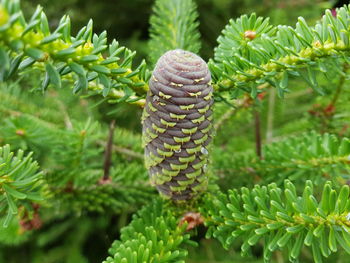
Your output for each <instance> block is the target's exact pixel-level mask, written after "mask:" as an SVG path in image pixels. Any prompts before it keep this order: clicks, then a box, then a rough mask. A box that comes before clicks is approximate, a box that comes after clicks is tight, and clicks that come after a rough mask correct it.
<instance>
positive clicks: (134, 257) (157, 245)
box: [104, 200, 193, 263]
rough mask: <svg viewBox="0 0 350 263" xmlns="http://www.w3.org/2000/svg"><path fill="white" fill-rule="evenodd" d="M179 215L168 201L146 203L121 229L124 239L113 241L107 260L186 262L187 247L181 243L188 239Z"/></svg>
mask: <svg viewBox="0 0 350 263" xmlns="http://www.w3.org/2000/svg"><path fill="white" fill-rule="evenodd" d="M184 227H185V225H183V226H181V227H180V226H179V225H178V221H177V218H176V217H174V215H172V214H171V212H170V211H169V209H167V207H166V205H164V204H163V203H162V202H161V201H159V200H157V201H155V202H153V203H152V204H151V205H149V206H147V207H144V208H143V209H142V210H141V211H139V213H138V215H137V216H134V218H133V220H132V222H131V223H130V224H129V225H128V226H127V227H125V228H123V229H122V230H121V239H120V241H119V240H117V241H115V242H114V243H113V244H112V247H111V248H110V250H109V253H110V254H111V255H112V257H108V258H107V259H106V260H105V261H104V262H105V263H111V262H123V263H124V262H125V263H126V262H133V263H134V262H135V263H136V262H185V261H184V259H185V257H186V255H187V251H186V250H185V249H183V248H181V246H183V244H186V243H189V244H193V242H192V241H190V240H189V238H190V235H189V234H185V233H184Z"/></svg>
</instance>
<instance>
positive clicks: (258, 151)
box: [253, 108, 262, 159]
mask: <svg viewBox="0 0 350 263" xmlns="http://www.w3.org/2000/svg"><path fill="white" fill-rule="evenodd" d="M253 111H254V122H255V147H256V155H257V156H259V158H260V159H262V152H261V127H260V113H259V111H258V110H257V109H256V108H254V109H253Z"/></svg>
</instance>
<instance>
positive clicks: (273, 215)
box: [202, 180, 350, 262]
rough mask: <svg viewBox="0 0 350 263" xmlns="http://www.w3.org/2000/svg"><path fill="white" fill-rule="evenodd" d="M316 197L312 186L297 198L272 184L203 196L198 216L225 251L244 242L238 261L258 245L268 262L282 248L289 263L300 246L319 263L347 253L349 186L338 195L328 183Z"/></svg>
mask: <svg viewBox="0 0 350 263" xmlns="http://www.w3.org/2000/svg"><path fill="white" fill-rule="evenodd" d="M314 192H315V193H314ZM318 196H319V194H318V191H317V190H316V191H314V186H313V184H312V182H311V181H307V182H306V185H305V188H304V190H303V193H302V194H301V195H298V193H297V189H296V187H295V185H294V184H293V183H291V182H290V181H289V180H286V181H285V182H284V188H283V189H281V188H278V187H277V185H276V184H274V183H273V184H270V185H268V186H255V187H254V188H253V189H251V190H250V189H248V188H245V187H244V188H242V189H241V191H240V192H239V191H238V190H229V191H228V194H227V195H225V194H221V195H219V196H218V197H215V196H207V197H206V200H205V201H206V204H205V206H204V208H202V213H203V214H204V215H205V216H206V217H207V219H206V224H207V225H208V226H209V231H208V236H214V237H215V238H218V239H219V240H220V241H221V243H222V244H223V245H224V246H225V247H229V246H230V245H231V244H232V243H233V241H234V240H235V239H237V238H240V237H243V244H242V246H241V251H242V254H243V255H246V254H249V253H250V247H251V246H254V245H256V244H258V242H259V241H260V240H261V241H262V242H263V246H264V260H265V261H267V262H269V260H270V259H271V256H272V252H274V251H275V250H277V249H284V248H286V249H288V256H289V260H290V261H291V262H294V261H295V260H297V259H298V258H299V254H300V251H301V249H302V247H303V245H306V246H308V247H311V249H312V253H313V257H314V260H315V262H322V256H323V257H328V256H329V255H330V254H331V253H335V252H337V250H338V249H339V248H340V247H342V248H343V249H345V250H346V251H347V253H349V252H350V249H349V242H350V235H349V226H350V223H349V222H350V221H349V219H350V202H349V186H347V185H346V186H343V187H342V188H341V189H340V190H338V191H337V190H335V189H334V188H332V185H331V183H329V182H328V183H326V184H325V185H324V188H323V191H322V197H321V200H320V201H317V197H318Z"/></svg>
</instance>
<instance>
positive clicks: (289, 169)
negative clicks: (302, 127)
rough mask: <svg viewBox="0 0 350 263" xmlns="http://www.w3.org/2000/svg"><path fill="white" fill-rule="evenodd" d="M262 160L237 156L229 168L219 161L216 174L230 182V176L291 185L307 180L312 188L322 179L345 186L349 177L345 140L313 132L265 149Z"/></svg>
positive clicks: (348, 142) (348, 151)
mask: <svg viewBox="0 0 350 263" xmlns="http://www.w3.org/2000/svg"><path fill="white" fill-rule="evenodd" d="M263 156H264V159H262V160H260V159H259V158H257V157H256V155H255V154H251V153H248V154H241V155H236V157H235V158H234V159H233V160H232V161H231V162H230V163H229V166H228V165H227V164H225V163H221V162H220V161H219V162H218V163H217V164H216V165H215V166H216V167H217V168H215V170H217V172H220V173H224V176H225V178H229V174H232V175H234V176H235V178H236V179H238V178H242V176H243V177H246V175H247V174H249V177H253V175H255V176H257V177H259V178H260V179H263V180H264V182H276V183H277V184H280V183H281V182H283V180H284V179H287V178H288V179H290V180H293V181H294V180H305V179H306V178H308V179H310V176H312V178H313V180H314V183H315V184H318V183H320V182H322V181H324V180H325V179H332V180H337V179H341V180H342V181H343V182H344V183H345V181H346V180H348V179H349V177H350V170H349V169H350V140H349V139H348V138H343V139H342V140H339V139H338V138H337V137H336V136H334V135H329V134H324V135H318V134H316V133H314V132H313V133H309V134H303V135H301V136H294V137H292V138H288V139H285V140H282V141H279V142H275V143H272V144H268V145H265V146H264V147H263ZM222 159H225V158H222ZM239 175H241V176H239ZM238 180H240V179H238ZM226 183H227V182H226Z"/></svg>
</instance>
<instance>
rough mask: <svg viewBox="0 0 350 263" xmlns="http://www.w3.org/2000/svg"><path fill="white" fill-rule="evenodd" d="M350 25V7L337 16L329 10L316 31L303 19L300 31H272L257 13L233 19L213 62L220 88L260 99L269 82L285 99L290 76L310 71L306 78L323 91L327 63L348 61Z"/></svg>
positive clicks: (223, 35) (281, 28)
mask: <svg viewBox="0 0 350 263" xmlns="http://www.w3.org/2000/svg"><path fill="white" fill-rule="evenodd" d="M349 26H350V11H349V8H348V7H342V8H340V9H338V10H337V16H336V17H333V15H332V13H331V11H330V10H327V11H326V13H325V15H324V16H323V17H322V19H321V21H319V22H318V23H317V24H316V25H315V26H314V27H310V26H308V25H307V23H306V22H305V20H304V19H303V18H302V17H299V19H298V22H297V24H296V27H295V28H292V27H290V26H277V27H274V26H271V25H269V21H268V19H263V18H262V17H258V18H256V15H255V14H252V15H251V16H249V17H248V16H247V15H243V16H241V17H240V18H238V19H237V20H235V21H233V20H230V23H229V25H227V26H226V28H225V29H224V30H223V32H222V35H221V36H220V37H219V38H218V42H219V46H218V47H217V48H216V49H215V59H214V61H211V62H210V69H211V72H212V75H213V80H214V81H215V82H216V84H215V88H216V89H217V90H219V91H229V92H231V94H232V96H237V92H234V90H235V89H237V88H239V89H240V90H242V91H243V92H250V93H252V94H255V93H256V92H254V90H256V87H257V86H258V85H260V84H261V83H266V82H269V83H270V84H272V85H274V86H275V87H276V88H277V91H278V94H279V95H280V96H283V94H284V93H285V92H286V88H287V86H288V75H297V76H300V72H301V70H302V69H303V68H307V71H308V72H307V74H306V76H304V78H305V79H306V81H307V83H308V84H309V85H310V86H311V87H312V88H313V89H315V90H318V84H317V81H316V77H315V73H316V72H317V71H321V72H327V65H326V64H327V63H326V61H327V60H326V59H328V60H329V59H331V58H344V59H345V60H348V54H349V51H350V41H349V36H350V30H349V28H350V27H349ZM247 33H249V34H247Z"/></svg>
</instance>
